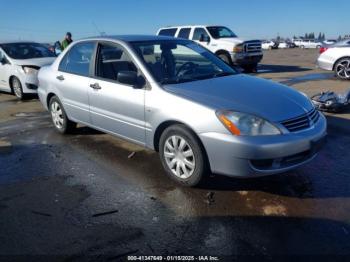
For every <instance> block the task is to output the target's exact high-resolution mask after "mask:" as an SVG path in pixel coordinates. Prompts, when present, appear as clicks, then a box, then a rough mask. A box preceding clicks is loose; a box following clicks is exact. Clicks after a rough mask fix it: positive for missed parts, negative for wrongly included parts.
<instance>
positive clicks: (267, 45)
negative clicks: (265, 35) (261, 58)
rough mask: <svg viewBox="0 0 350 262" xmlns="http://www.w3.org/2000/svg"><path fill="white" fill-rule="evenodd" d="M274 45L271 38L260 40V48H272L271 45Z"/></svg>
mask: <svg viewBox="0 0 350 262" xmlns="http://www.w3.org/2000/svg"><path fill="white" fill-rule="evenodd" d="M274 45H275V43H274V42H273V41H271V40H263V41H262V42H261V48H262V49H266V50H267V49H272V47H273V46H274Z"/></svg>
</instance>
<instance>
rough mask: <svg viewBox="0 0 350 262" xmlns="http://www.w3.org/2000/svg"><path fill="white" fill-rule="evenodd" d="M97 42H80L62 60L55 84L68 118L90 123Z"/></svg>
mask: <svg viewBox="0 0 350 262" xmlns="http://www.w3.org/2000/svg"><path fill="white" fill-rule="evenodd" d="M95 46H96V43H95V42H91V41H89V42H80V43H77V44H75V45H74V46H72V47H71V48H70V49H69V50H68V52H67V53H66V54H65V56H64V57H63V59H62V60H61V62H60V64H59V67H58V72H57V75H56V78H55V79H54V83H55V86H56V88H57V89H58V90H59V93H58V94H57V95H58V96H59V99H60V100H61V102H62V103H63V106H64V109H65V111H66V112H67V114H68V117H69V118H70V119H71V120H73V121H77V122H81V123H84V124H89V123H90V112H89V97H88V90H89V83H90V81H89V76H90V67H91V63H90V62H91V60H92V57H93V53H94V51H95Z"/></svg>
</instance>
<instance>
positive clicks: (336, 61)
mask: <svg viewBox="0 0 350 262" xmlns="http://www.w3.org/2000/svg"><path fill="white" fill-rule="evenodd" d="M344 58H349V59H350V56H342V57H340V58H338V59H337V60H336V61H335V62H334V63H333V67H332V70H333V71H334V69H335V65H336V64H337V63H338V62H339V61H340V60H342V59H344Z"/></svg>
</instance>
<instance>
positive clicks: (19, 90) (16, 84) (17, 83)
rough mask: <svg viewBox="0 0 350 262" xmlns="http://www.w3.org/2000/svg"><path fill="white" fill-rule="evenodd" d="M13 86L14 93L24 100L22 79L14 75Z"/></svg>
mask: <svg viewBox="0 0 350 262" xmlns="http://www.w3.org/2000/svg"><path fill="white" fill-rule="evenodd" d="M11 88H12V92H13V94H14V95H15V96H16V97H17V98H18V99H19V100H23V99H24V94H23V88H22V84H21V81H20V80H19V79H18V78H17V77H15V76H14V77H12V79H11Z"/></svg>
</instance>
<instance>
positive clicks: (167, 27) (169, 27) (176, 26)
mask: <svg viewBox="0 0 350 262" xmlns="http://www.w3.org/2000/svg"><path fill="white" fill-rule="evenodd" d="M217 26H220V27H221V26H222V27H227V26H224V25H172V26H165V27H161V28H159V29H160V30H161V29H171V28H179V27H217Z"/></svg>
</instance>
